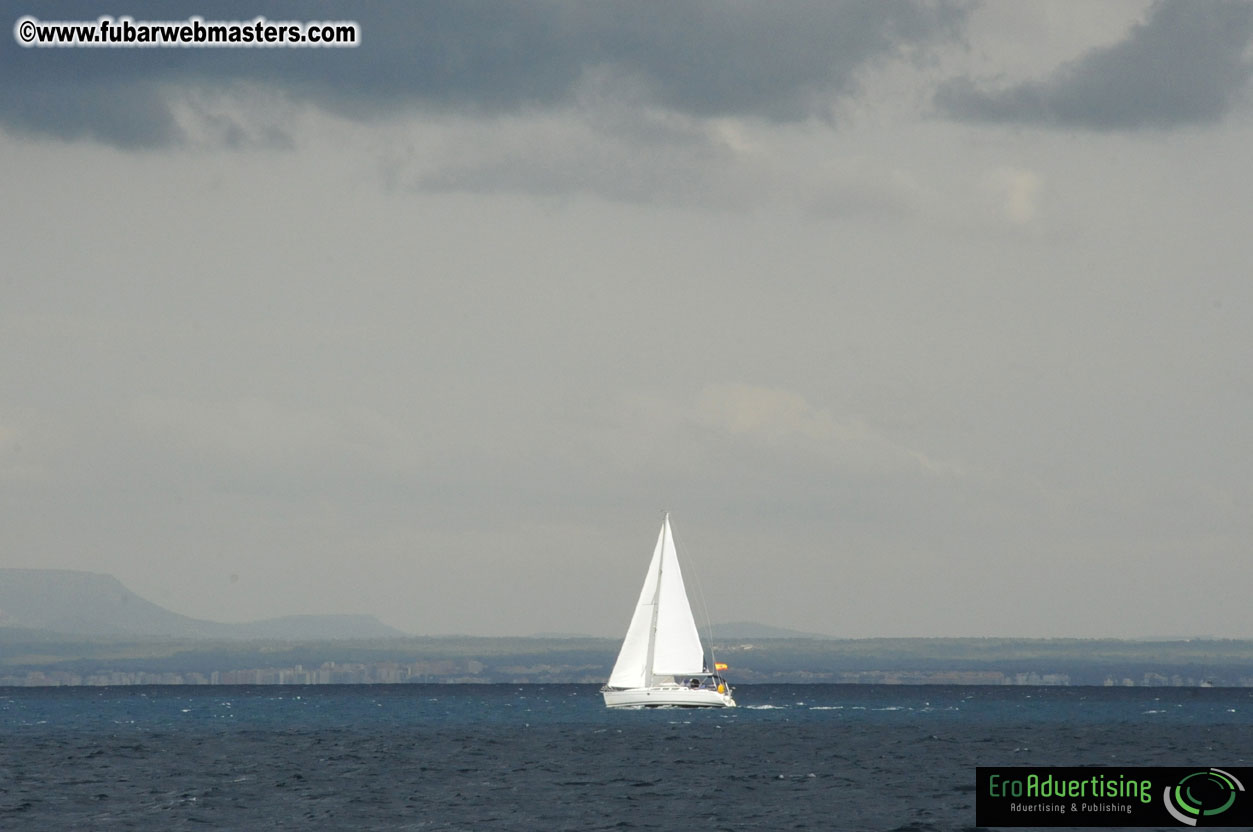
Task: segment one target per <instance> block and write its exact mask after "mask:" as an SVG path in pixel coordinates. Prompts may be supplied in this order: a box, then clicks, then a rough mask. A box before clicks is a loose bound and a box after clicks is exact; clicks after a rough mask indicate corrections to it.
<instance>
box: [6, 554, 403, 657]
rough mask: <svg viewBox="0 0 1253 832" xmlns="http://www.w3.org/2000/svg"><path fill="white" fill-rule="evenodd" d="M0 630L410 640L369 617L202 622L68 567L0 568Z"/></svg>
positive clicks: (112, 581)
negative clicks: (16, 628)
mask: <svg viewBox="0 0 1253 832" xmlns="http://www.w3.org/2000/svg"><path fill="white" fill-rule="evenodd" d="M0 626H3V627H20V628H25V629H32V630H47V631H51V632H56V633H66V634H70V635H83V636H143V637H160V638H213V639H282V640H291V641H299V640H327V639H361V638H389V637H397V636H403V635H406V634H405V633H402V632H401V631H400V630H396V629H394V628H392V627H388V626H387V625H386V624H384V623H382V622H381V621H379V620H378V619H377V618H375V617H374V616H372V615H294V616H286V617H283V618H271V619H266V620H263V621H250V622H246V623H242V624H234V623H226V622H221V621H202V620H200V619H196V618H189V617H187V616H185V615H179V614H178V613H176V612H171V611H170V610H167V609H165V608H164V607H162V606H159V605H157V604H154V603H152V602H151V601H148V600H147V599H145V598H141V597H140V596H138V595H136V594H135V593H133V592H131V591H130V590H129V589H127V588H126V587H125V586H123V585H122V583H121V581H119V580H118V579H117V578H115V577H113V576H112V575H103V574H99V573H96V572H78V571H72V570H65V569H0Z"/></svg>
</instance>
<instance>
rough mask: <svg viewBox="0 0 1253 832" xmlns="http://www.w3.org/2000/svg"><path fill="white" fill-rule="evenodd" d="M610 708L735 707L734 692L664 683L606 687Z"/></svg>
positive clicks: (606, 703) (605, 695) (605, 692)
mask: <svg viewBox="0 0 1253 832" xmlns="http://www.w3.org/2000/svg"><path fill="white" fill-rule="evenodd" d="M601 694H603V695H604V697H605V707H607V708H734V707H735V700H734V699H733V698H731V692H730V691H729V690H728V691H727V692H726V693H719V692H718V691H716V690H710V689H708V688H696V689H693V688H685V687H679V686H677V685H675V686H669V685H667V686H665V687H656V688H627V689H614V688H605V689H603V690H602V691H601Z"/></svg>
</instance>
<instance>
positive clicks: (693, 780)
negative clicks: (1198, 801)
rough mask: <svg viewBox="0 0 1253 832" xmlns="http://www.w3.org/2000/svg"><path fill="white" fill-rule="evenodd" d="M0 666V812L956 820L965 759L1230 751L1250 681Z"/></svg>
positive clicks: (1022, 760)
mask: <svg viewBox="0 0 1253 832" xmlns="http://www.w3.org/2000/svg"><path fill="white" fill-rule="evenodd" d="M736 699H737V700H738V701H739V702H740V705H741V707H740V708H737V709H734V710H726V711H688V710H658V711H607V710H606V709H605V708H604V706H603V704H602V701H601V698H600V694H599V693H598V692H597V689H596V687H595V686H587V685H544V686H541V685H535V686H516V685H488V686H473V685H466V686H462V685H447V686H444V685H430V686H428V685H400V686H381V685H371V686H323V687H129V688H105V689H100V688H0V830H5V832H8V830H27V829H31V830H38V829H56V830H62V829H154V830H155V829H160V830H165V829H240V830H252V829H263V830H264V829H318V830H325V829H345V830H348V829H351V830H372V829H379V830H382V829H386V830H407V829H412V830H454V829H455V830H461V829H465V830H469V829H476V830H477V829H509V830H529V829H535V830H549V829H578V830H595V829H623V830H631V829H663V830H669V829H675V830H688V829H697V830H720V829H770V830H774V829H779V830H783V829H815V830H827V829H850V830H860V829H884V830H902V831H903V830H933V829H935V830H941V829H945V830H947V829H967V828H971V827H972V826H973V823H974V775H975V766H977V765H1101V764H1107V765H1108V764H1122V765H1186V766H1202V765H1218V766H1222V765H1228V766H1237V765H1250V764H1253V689H1247V688H1244V689H1241V688H1234V689H1233V688H1228V689H1223V688H1212V689H1196V688H1023V687H949V686H944V687H901V686H871V685H754V686H742V687H739V688H737V690H736Z"/></svg>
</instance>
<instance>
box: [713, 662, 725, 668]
mask: <svg viewBox="0 0 1253 832" xmlns="http://www.w3.org/2000/svg"><path fill="white" fill-rule="evenodd" d="M726 669H727V666H726V665H725V664H724V663H722V662H714V670H726Z"/></svg>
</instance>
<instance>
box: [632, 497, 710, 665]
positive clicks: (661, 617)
mask: <svg viewBox="0 0 1253 832" xmlns="http://www.w3.org/2000/svg"><path fill="white" fill-rule="evenodd" d="M704 665H705V656H704V650H703V649H702V648H701V644H700V635H699V634H698V633H697V631H696V621H695V619H693V618H692V606H691V604H690V603H689V602H688V599H687V589H686V587H685V586H684V584H683V572H682V571H681V570H680V569H679V558H678V553H677V552H676V551H675V547H674V536H673V534H672V533H671V532H670V515H669V514H667V515H666V519H665V521H664V522H663V523H662V524H661V534H660V535H658V537H657V547H656V549H654V550H653V559H652V561H650V562H649V564H648V572H647V574H646V575H645V576H644V586H643V588H642V589H641V590H640V597H639V601H638V602H637V603H636V605H635V613H634V614H633V615H632V616H631V626H630V627H629V628H628V629H627V634H626V638H625V639H624V640H623V642H622V650H621V651H619V653H618V661H617V662H616V663H615V664H614V666H613V673H611V674H610V676H609V687H611V688H646V687H649V686H651V685H652V683H653V678H654V677H657V676H671V677H673V676H686V675H691V674H697V673H701V672H702V671H704V669H705V667H704Z"/></svg>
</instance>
